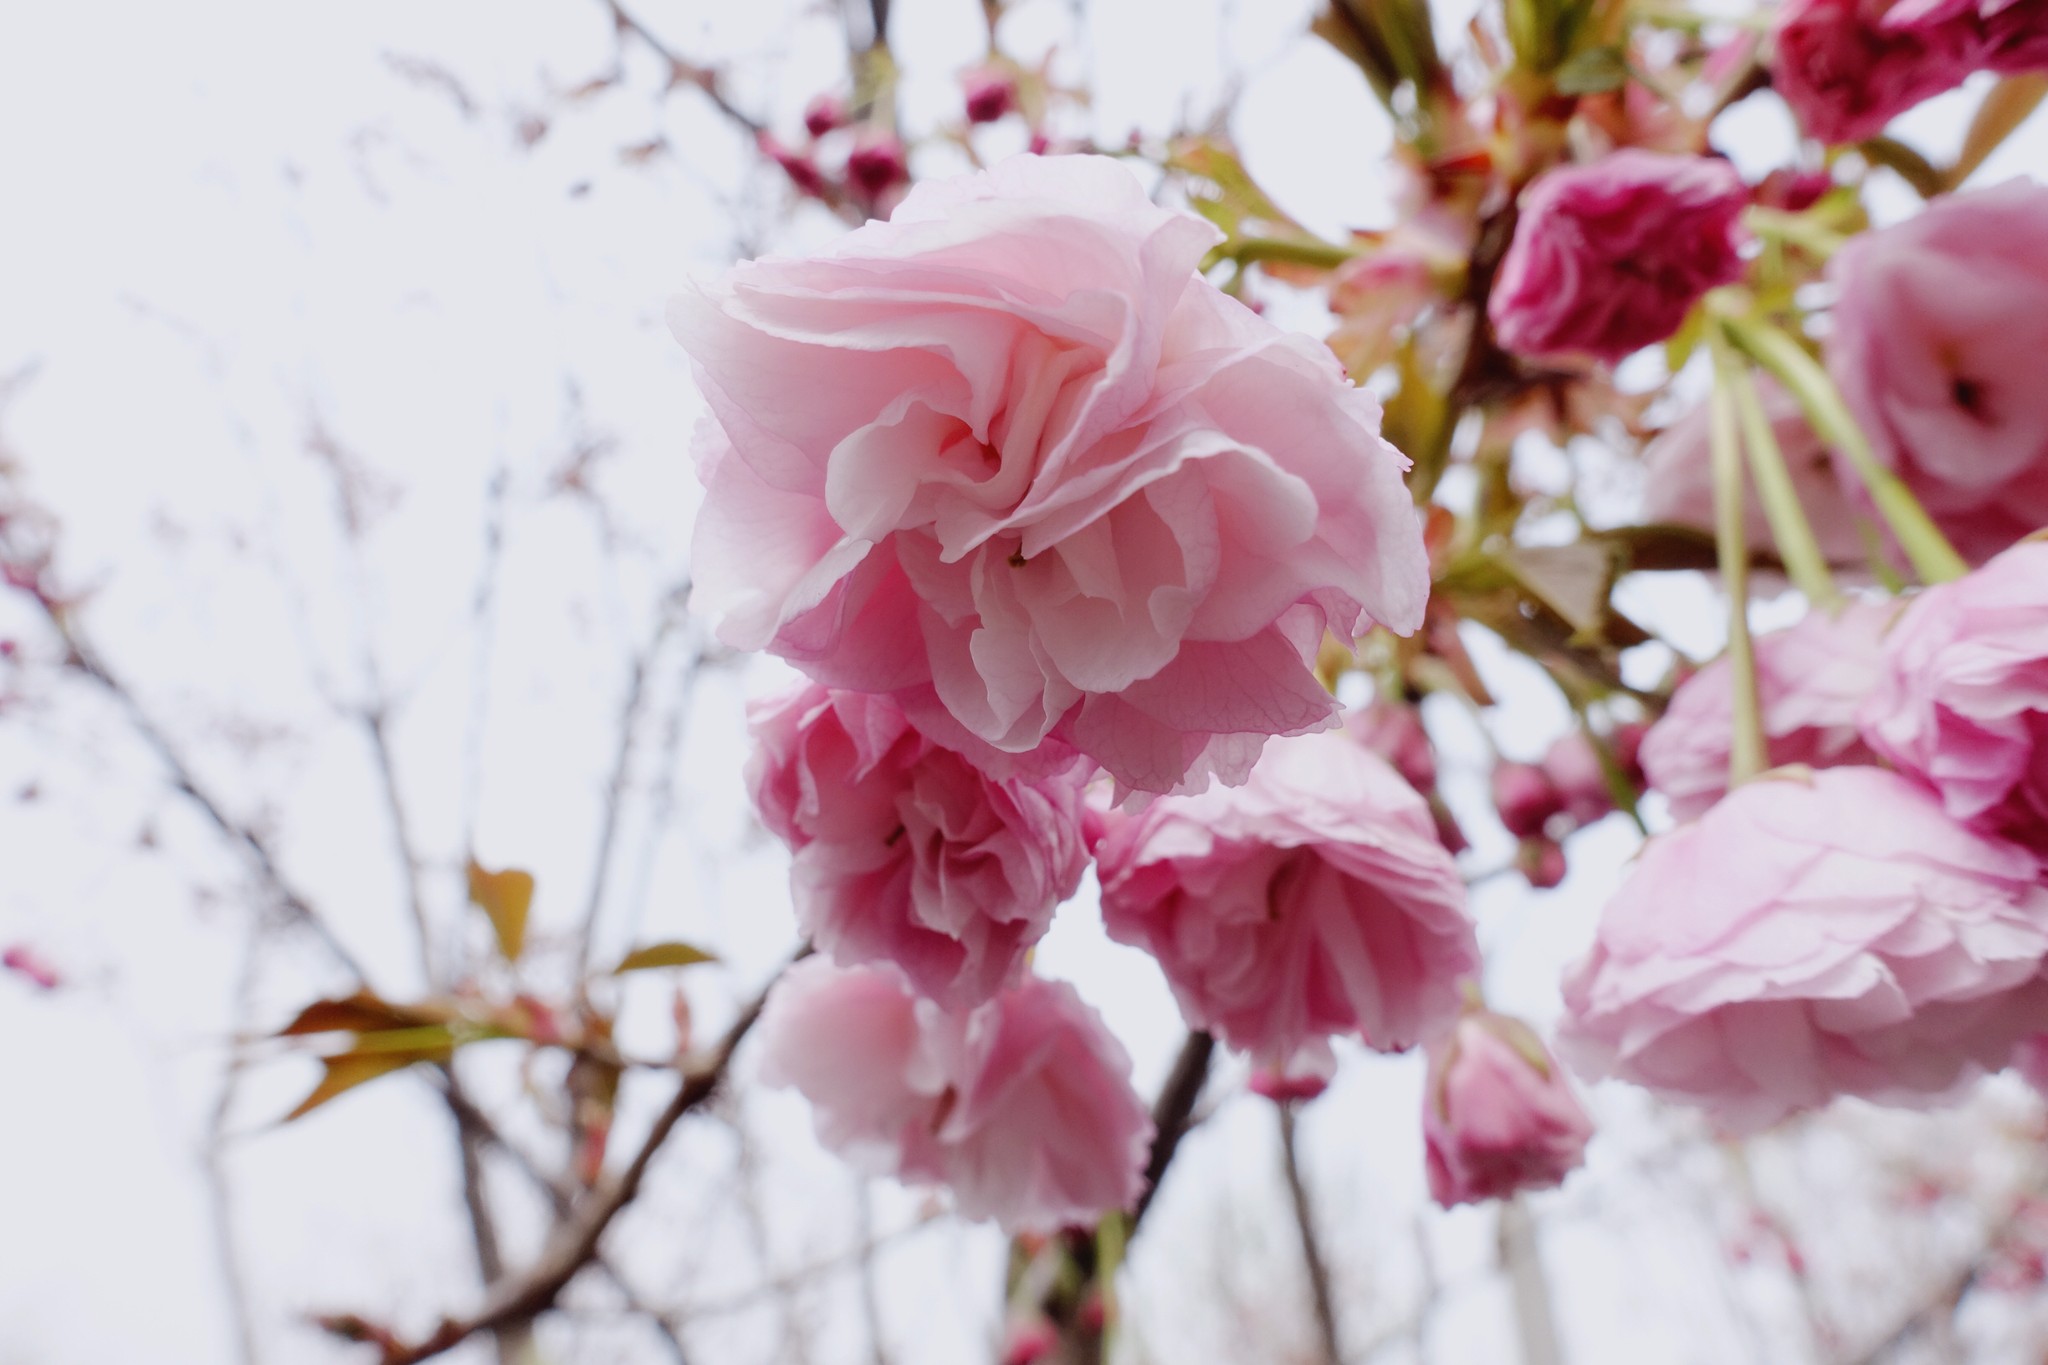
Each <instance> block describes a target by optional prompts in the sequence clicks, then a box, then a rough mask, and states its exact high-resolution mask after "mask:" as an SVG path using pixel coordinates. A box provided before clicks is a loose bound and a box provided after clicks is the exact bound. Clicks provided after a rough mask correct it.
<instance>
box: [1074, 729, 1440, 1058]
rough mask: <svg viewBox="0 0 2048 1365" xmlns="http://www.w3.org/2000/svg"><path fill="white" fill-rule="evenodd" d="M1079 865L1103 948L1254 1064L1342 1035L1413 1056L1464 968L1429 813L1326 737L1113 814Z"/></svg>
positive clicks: (1396, 782) (1380, 764)
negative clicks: (1150, 978) (1097, 878)
mask: <svg viewBox="0 0 2048 1365" xmlns="http://www.w3.org/2000/svg"><path fill="white" fill-rule="evenodd" d="M1095 857H1096V863H1097V870H1098V872H1099V873H1100V875H1101V879H1102V913H1103V921H1104V923H1105V924H1106V925H1107V926H1108V929H1109V933H1110V936H1111V937H1112V938H1115V939H1117V940H1118V941H1120V942H1123V943H1130V944H1134V945H1136V946H1137V947H1140V948H1143V949H1145V950H1146V951H1148V952H1150V953H1151V954H1152V955H1153V956H1154V957H1156V958H1157V959H1158V960H1159V964H1160V966H1161V967H1162V968H1163V969H1164V970H1165V972H1166V979H1167V982H1168V984H1170V985H1171V986H1172V988H1173V992H1174V996H1175V998H1176V999H1178V1000H1179V1002H1180V1007H1181V1013H1182V1014H1184V1015H1185V1016H1186V1017H1187V1019H1188V1022H1189V1023H1190V1024H1192V1025H1194V1026H1197V1027H1200V1028H1206V1029H1210V1030H1213V1031H1214V1032H1215V1033H1217V1034H1218V1035H1219V1036H1220V1037H1221V1038H1223V1040H1224V1041H1225V1042H1227V1043H1230V1044H1231V1045H1232V1046H1234V1047H1239V1048H1243V1049H1245V1050H1246V1051H1248V1052H1251V1053H1253V1054H1254V1055H1255V1056H1256V1057H1257V1058H1258V1059H1259V1060H1260V1061H1262V1062H1264V1063H1267V1064H1273V1065H1285V1064H1286V1063H1287V1062H1288V1061H1289V1060H1290V1059H1291V1058H1292V1057H1293V1056H1294V1055H1295V1054H1296V1053H1297V1052H1298V1051H1299V1050H1300V1049H1302V1048H1303V1047H1305V1046H1309V1045H1312V1044H1315V1043H1318V1042H1320V1041H1322V1040H1324V1039H1327V1038H1329V1037H1331V1036H1332V1035H1335V1034H1340V1033H1352V1034H1357V1035H1358V1036H1360V1037H1362V1038H1364V1039H1365V1041H1366V1042H1367V1043H1369V1044H1370V1045H1371V1046H1373V1047H1376V1048H1380V1049H1382V1050H1385V1051H1396V1050H1399V1049H1401V1048H1405V1047H1408V1046H1411V1045H1412V1044H1414V1043H1416V1042H1417V1041H1419V1040H1421V1039H1424V1038H1427V1037H1429V1036H1430V1035H1431V1034H1433V1033H1435V1032H1436V1031H1438V1030H1439V1029H1442V1028H1444V1027H1446V1026H1448V1025H1449V1024H1450V1022H1451V1021H1452V1020H1453V1019H1454V1018H1455V1017H1456V1016H1457V1011H1458V1005H1459V982H1460V981H1461V980H1463V979H1464V978H1465V977H1468V976H1470V975H1471V974H1473V973H1474V972H1475V971H1476V970H1477V969H1478V966H1479V956H1478V948H1477V945H1476V943H1475V941H1474V939H1473V933H1472V924H1471V921H1470V920H1469V919H1468V918H1467V917H1466V913H1465V888H1464V885H1463V883H1462V882H1461V881H1460V879H1459V877H1458V871H1457V867H1456V865H1455V864H1454V863H1453V862H1452V859H1451V856H1450V854H1449V853H1447V852H1446V851H1445V850H1444V847H1443V845H1442V844H1441V843H1439V842H1438V841H1437V836H1436V827H1435V822H1434V821H1433V819H1432V818H1431V816H1430V811H1429V806H1428V803H1427V802H1425V801H1424V800H1423V799H1422V797H1420V796H1418V795H1417V794H1416V792H1415V789H1414V788H1412V787H1410V786H1409V785H1408V784H1407V783H1406V782H1403V781H1402V780H1401V778H1400V775H1399V774H1398V773H1396V772H1394V770H1393V769H1392V768H1390V767H1389V766H1388V765H1387V764H1386V763H1385V762H1384V761H1382V760H1381V759H1379V758H1378V757H1376V756H1375V755H1373V754H1371V753H1369V752H1367V751H1366V750H1365V749H1363V748H1361V747H1360V746H1358V745H1357V744H1355V743H1351V742H1349V741H1347V740H1346V739H1345V738H1344V737H1342V736H1340V735H1307V736H1301V737H1298V738H1294V739H1282V740H1274V741H1273V742H1272V743H1270V744H1268V745H1267V746H1266V752H1265V754H1264V756H1263V757H1261V758H1260V760H1259V762H1258V766H1257V767H1255V768H1253V769H1252V773H1251V778H1250V780H1249V781H1248V782H1247V783H1246V784H1245V785H1244V786H1242V787H1213V788H1211V789H1210V790H1209V791H1207V792H1204V793H1202V794H1201V795H1199V796H1185V797H1166V798H1162V799H1160V800H1158V801H1155V802H1153V803H1152V804H1151V805H1149V806H1147V807H1146V808H1144V809H1143V810H1142V811H1139V812H1137V813H1136V814H1113V815H1111V816H1109V817H1108V820H1107V831H1106V833H1105V834H1104V835H1103V837H1102V840H1101V842H1100V843H1098V844H1097V846H1096V850H1095Z"/></svg>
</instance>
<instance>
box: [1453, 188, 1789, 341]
mask: <svg viewBox="0 0 2048 1365" xmlns="http://www.w3.org/2000/svg"><path fill="white" fill-rule="evenodd" d="M1748 204H1749V192H1748V190H1747V189H1745V188H1744V186H1743V183H1742V177H1741V176H1740V175H1738V174H1736V171H1735V168H1734V167H1733V166H1731V165H1729V164H1728V163H1727V162H1725V161H1721V160H1718V159H1716V158H1711V157H1703V156H1671V155H1666V154H1664V153H1661V152H1645V151H1640V150H1637V149H1635V148H1625V149H1623V150H1621V151H1618V152H1611V153H1609V154H1608V155H1606V156H1604V157H1601V158H1600V159H1599V160H1598V161H1594V162H1589V163H1587V164H1585V165H1579V166H1563V167H1559V168H1558V169H1556V170H1552V171H1548V172H1545V173H1544V174H1543V175H1540V176H1538V177H1537V178H1536V181H1535V183H1534V184H1532V185H1531V186H1530V187H1529V188H1528V189H1527V190H1526V191H1524V192H1523V194H1522V201H1521V216H1520V218H1519V219H1518V220H1517V221H1516V223H1515V235H1514V240H1513V241H1512V242H1510V243H1509V245H1508V250H1507V255H1506V256H1505V257H1503V258H1502V260H1501V266H1500V274H1499V276H1498V277H1497V278H1496V280H1495V282H1494V288H1493V293H1492V296H1491V298H1490V300H1489V302H1488V304H1487V315H1488V317H1490V318H1491V319H1492V321H1493V328H1494V332H1495V334H1496V335H1497V336H1498V337H1499V340H1500V344H1501V345H1502V346H1505V347H1506V348H1507V349H1509V350H1511V351H1518V352H1521V353H1522V354H1524V355H1535V356H1563V355H1575V354H1584V355H1591V356H1595V357H1598V358H1599V359H1602V360H1608V361H1617V360H1620V359H1621V358H1622V357H1623V356H1626V355H1628V354H1629V353H1630V352H1632V351H1636V350H1640V349H1641V348H1642V347H1644V346H1648V345H1650V344H1651V343H1652V342H1657V341H1662V340H1663V339H1664V338H1666V337H1668V336H1670V335H1671V334H1672V333H1673V332H1675V331H1677V330H1678V324H1679V323H1680V322H1682V321H1684V320H1685V315H1686V313H1687V312H1689V311H1691V309H1692V306H1693V305H1694V304H1695V303H1697V302H1698V301H1699V299H1700V296H1701V295H1702V294H1704V293H1706V292H1707V291H1708V290H1709V289H1712V288H1713V287H1714V286H1716V285H1721V284H1727V283H1728V282H1729V281H1731V280H1734V279H1736V278H1738V277H1739V276H1740V275H1741V274H1742V258H1741V256H1740V255H1739V254H1738V251H1737V247H1738V235H1737V234H1738V231H1739V229H1738V226H1737V219H1738V218H1739V217H1740V215H1741V213H1742V210H1743V209H1744V208H1746V207H1747V206H1748Z"/></svg>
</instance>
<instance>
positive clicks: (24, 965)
mask: <svg viewBox="0 0 2048 1365" xmlns="http://www.w3.org/2000/svg"><path fill="white" fill-rule="evenodd" d="M0 967H5V968H6V969H7V970H8V971H10V972H13V973H14V974H15V975H17V976H20V977H21V978H23V979H24V980H26V981H28V982H29V983H31V984H32V985H34V986H36V987H37V988H38V989H41V990H46V991H54V990H56V989H57V988H58V987H59V986H61V985H63V984H64V978H63V976H62V975H60V974H59V973H58V971H57V969H56V968H55V967H52V966H51V965H50V964H49V963H48V962H47V961H45V960H44V958H43V955H42V954H41V953H39V952H37V951H36V950H35V949H34V948H31V947H29V946H28V945H27V944H26V943H11V944H9V945H8V946H7V950H6V951H5V952H0Z"/></svg>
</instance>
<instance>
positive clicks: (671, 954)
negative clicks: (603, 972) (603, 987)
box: [612, 942, 718, 976]
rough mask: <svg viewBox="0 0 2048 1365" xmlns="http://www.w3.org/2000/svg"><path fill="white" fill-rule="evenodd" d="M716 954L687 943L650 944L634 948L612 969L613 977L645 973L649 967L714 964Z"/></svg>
mask: <svg viewBox="0 0 2048 1365" xmlns="http://www.w3.org/2000/svg"><path fill="white" fill-rule="evenodd" d="M716 961H718V954H716V953H710V952H706V951H705V950H704V949H702V948H699V947H696V946H694V945H692V944H688V943H675V942H670V943H650V944H647V945H646V946H645V947H641V948H635V949H634V950H633V951H632V952H630V953H627V954H626V956H625V957H624V958H623V959H621V960H620V962H619V965H618V966H616V967H614V968H612V975H613V976H621V975H624V974H625V973H627V972H639V971H645V970H647V969H648V968H650V967H694V966H696V965H697V964H698V963H700V962H716Z"/></svg>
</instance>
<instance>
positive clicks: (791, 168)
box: [754, 133, 825, 199]
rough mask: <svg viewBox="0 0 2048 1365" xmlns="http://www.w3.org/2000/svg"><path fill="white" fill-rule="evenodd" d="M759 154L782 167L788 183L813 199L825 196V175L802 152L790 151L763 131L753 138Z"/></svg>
mask: <svg viewBox="0 0 2048 1365" xmlns="http://www.w3.org/2000/svg"><path fill="white" fill-rule="evenodd" d="M754 141H755V144H756V145H757V146H759V147H760V149H761V155H763V156H765V157H767V158H768V159H769V160H771V161H773V162H774V163H775V164H776V165H778V166H780V167H781V168H782V173H783V174H784V175H786V176H788V177H789V183H790V184H792V185H794V186H796V187H797V189H798V190H799V191H801V192H802V193H804V194H807V195H810V196H811V197H812V198H813V199H823V198H824V197H825V177H824V176H823V175H821V174H820V173H819V171H818V167H817V163H816V162H814V161H812V160H811V159H810V157H808V156H806V155H805V154H804V153H802V152H798V151H792V150H791V149H790V148H788V147H785V146H784V145H783V144H782V143H781V142H779V141H778V140H776V138H775V137H773V136H772V135H771V134H768V133H763V134H761V135H760V136H759V137H758V138H756V139H754Z"/></svg>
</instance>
